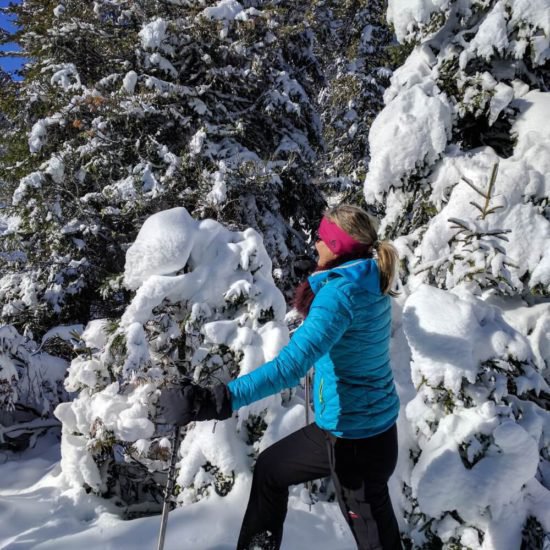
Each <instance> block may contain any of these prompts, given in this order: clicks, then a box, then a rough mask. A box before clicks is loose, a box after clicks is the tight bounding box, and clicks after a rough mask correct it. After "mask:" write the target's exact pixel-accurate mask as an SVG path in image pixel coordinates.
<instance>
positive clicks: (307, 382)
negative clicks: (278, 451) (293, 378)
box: [305, 373, 312, 512]
mask: <svg viewBox="0 0 550 550" xmlns="http://www.w3.org/2000/svg"><path fill="white" fill-rule="evenodd" d="M305 393H306V395H305V398H306V426H309V400H310V395H311V378H310V377H309V373H306V392H305ZM311 487H312V484H311V481H308V482H307V483H306V489H307V492H308V494H309V511H310V512H311V500H312V499H311Z"/></svg>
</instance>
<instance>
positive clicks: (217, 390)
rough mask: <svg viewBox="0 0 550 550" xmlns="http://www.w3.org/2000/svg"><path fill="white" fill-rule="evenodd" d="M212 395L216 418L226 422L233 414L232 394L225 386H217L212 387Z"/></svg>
mask: <svg viewBox="0 0 550 550" xmlns="http://www.w3.org/2000/svg"><path fill="white" fill-rule="evenodd" d="M211 389H212V395H213V396H214V403H215V406H216V418H217V419H218V420H225V419H226V418H229V417H230V416H231V415H232V414H233V407H232V406H231V392H230V391H229V388H228V387H227V386H226V385H225V384H216V385H215V386H212V388H211Z"/></svg>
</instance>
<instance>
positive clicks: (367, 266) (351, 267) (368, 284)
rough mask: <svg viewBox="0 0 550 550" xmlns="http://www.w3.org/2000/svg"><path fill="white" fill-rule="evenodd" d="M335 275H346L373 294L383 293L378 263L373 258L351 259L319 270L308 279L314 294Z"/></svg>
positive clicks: (348, 278)
mask: <svg viewBox="0 0 550 550" xmlns="http://www.w3.org/2000/svg"><path fill="white" fill-rule="evenodd" d="M335 277H344V278H345V279H347V280H348V281H350V282H352V283H353V284H355V285H357V286H358V287H360V288H362V289H365V290H367V291H368V292H371V293H372V294H378V295H381V294H382V293H381V292H380V272H379V270H378V263H377V262H376V260H375V259H373V258H368V259H364V260H363V259H361V260H351V261H349V262H345V263H343V264H342V265H339V266H337V267H333V268H332V269H327V270H326V271H317V272H315V273H313V274H312V275H310V276H309V278H308V281H309V284H310V286H311V290H312V291H313V292H314V294H317V292H319V290H320V288H321V287H322V286H323V285H325V284H326V283H327V282H328V281H329V280H330V279H333V278H335Z"/></svg>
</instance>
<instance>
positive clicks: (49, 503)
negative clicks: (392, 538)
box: [0, 434, 355, 550]
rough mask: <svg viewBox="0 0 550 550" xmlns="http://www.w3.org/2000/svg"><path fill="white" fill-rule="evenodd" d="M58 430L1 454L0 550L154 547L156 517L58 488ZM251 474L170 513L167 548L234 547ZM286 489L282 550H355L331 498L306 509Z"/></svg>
mask: <svg viewBox="0 0 550 550" xmlns="http://www.w3.org/2000/svg"><path fill="white" fill-rule="evenodd" d="M59 459H60V457H59V441H58V435H56V434H50V435H48V436H46V437H44V438H42V439H40V440H39V443H38V444H37V446H36V447H35V448H34V449H32V450H29V451H27V452H26V453H23V454H22V455H18V456H15V455H13V454H10V455H9V456H8V453H0V517H2V522H0V550H27V549H29V550H30V549H31V548H32V549H37V550H46V549H55V550H74V549H75V548H86V549H95V548H98V549H99V548H101V549H102V550H111V549H112V550H115V549H116V550H140V549H152V548H156V544H157V537H158V531H159V527H160V516H152V517H147V518H140V519H134V520H130V521H124V520H122V519H120V517H119V516H118V515H117V514H116V509H114V508H110V507H109V502H107V501H104V500H102V499H99V498H97V497H93V496H90V495H86V494H85V493H83V492H74V491H72V490H67V489H65V488H64V487H63V482H62V476H61V470H60V466H59ZM249 483H250V478H249V477H244V476H239V477H238V478H237V482H236V484H235V487H234V489H233V490H232V491H231V493H230V494H229V495H228V496H227V497H224V498H221V497H218V496H214V497H212V498H209V499H206V500H203V501H201V502H199V503H196V504H193V505H192V506H184V507H182V508H178V509H177V510H174V511H173V512H171V513H170V516H169V520H168V529H167V536H166V543H165V549H166V550H175V549H176V548H189V549H193V550H233V549H234V548H235V544H236V541H237V537H238V532H239V528H240V523H241V519H242V516H243V514H244V511H245V508H246V502H247V499H248V492H249V488H250V485H249ZM300 490H301V489H300V487H296V488H295V489H294V490H293V491H292V494H291V497H290V503H289V512H288V517H287V521H286V523H285V535H284V539H283V546H282V548H283V550H285V549H286V550H292V549H298V548H315V549H316V550H334V549H335V548H338V549H339V550H352V549H354V548H355V544H354V542H353V539H352V537H351V535H350V534H349V532H348V529H347V526H346V525H345V523H344V520H343V519H342V518H341V517H340V511H339V509H338V506H337V505H336V503H327V502H318V503H316V504H315V505H314V506H313V507H312V510H311V512H310V511H309V510H308V506H307V505H306V504H304V503H303V502H302V500H301V499H300V497H299V493H300Z"/></svg>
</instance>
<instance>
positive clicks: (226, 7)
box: [201, 0, 243, 21]
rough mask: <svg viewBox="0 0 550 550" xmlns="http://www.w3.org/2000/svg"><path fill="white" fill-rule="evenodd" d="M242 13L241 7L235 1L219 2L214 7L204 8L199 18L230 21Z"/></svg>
mask: <svg viewBox="0 0 550 550" xmlns="http://www.w3.org/2000/svg"><path fill="white" fill-rule="evenodd" d="M242 11H243V7H242V5H241V4H240V3H239V2H237V0H220V1H219V2H218V3H217V4H216V5H215V6H211V7H209V8H205V9H204V10H203V11H202V12H201V16H203V17H207V18H208V19H215V20H222V21H232V20H233V19H235V18H236V17H237V15H239V14H240V13H241V12H242Z"/></svg>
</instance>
